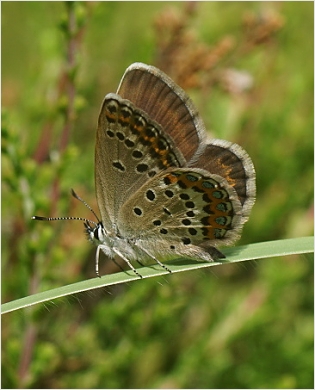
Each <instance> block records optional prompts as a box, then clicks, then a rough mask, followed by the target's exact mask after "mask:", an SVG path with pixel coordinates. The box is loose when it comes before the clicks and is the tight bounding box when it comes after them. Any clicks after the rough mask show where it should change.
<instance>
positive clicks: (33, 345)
mask: <svg viewBox="0 0 315 390" xmlns="http://www.w3.org/2000/svg"><path fill="white" fill-rule="evenodd" d="M313 7H314V5H313V3H312V2H266V3H264V2H222V3H221V2H201V3H192V2H176V3H172V2H168V3H166V2H165V3H164V2H86V3H84V2H79V3H76V2H67V3H62V2H18V3H16V2H4V3H2V276H3V277H2V299H3V302H6V301H10V300H12V299H17V298H20V297H23V296H26V295H28V294H32V293H35V292H37V291H44V290H47V289H49V288H53V287H57V286H61V285H64V284H68V283H73V282H75V281H78V280H83V279H85V278H90V277H94V257H95V248H92V247H91V246H89V244H87V243H86V241H85V238H84V235H83V234H82V224H81V223H79V222H53V223H41V222H35V221H32V220H31V216H32V215H34V214H37V215H47V216H63V215H74V216H81V217H86V218H91V215H90V212H89V210H87V209H86V208H84V206H83V205H81V204H80V203H79V202H77V201H76V200H75V199H72V198H70V191H69V190H70V188H72V187H73V188H75V190H76V191H77V192H78V193H79V194H80V196H81V197H83V198H84V199H85V200H86V201H87V202H88V203H89V204H90V205H91V206H92V207H93V209H95V210H97V204H96V200H95V197H94V183H93V177H94V172H93V171H94V168H93V161H94V142H95V128H96V121H97V116H98V111H99V108H100V105H101V101H102V98H103V96H104V95H105V94H106V93H108V92H114V91H116V89H117V86H118V83H119V80H120V77H121V76H122V74H123V72H124V69H125V68H126V67H127V66H128V65H130V64H131V63H133V62H136V61H141V62H145V63H149V64H153V65H156V66H158V67H160V68H161V69H162V70H164V71H165V72H166V73H168V74H169V75H170V76H171V77H172V78H173V79H174V80H175V81H176V82H178V83H179V84H180V85H181V86H182V87H183V88H185V89H186V90H187V92H188V93H189V95H190V96H191V97H192V98H193V100H194V102H195V104H196V106H197V107H198V109H199V110H200V112H201V114H202V116H203V118H204V121H205V123H206V125H207V128H208V129H209V130H211V134H212V135H213V136H215V137H217V138H223V139H227V140H229V141H234V142H237V143H239V144H240V145H242V146H243V147H244V149H245V150H247V152H248V153H249V155H250V156H251V157H252V159H253V162H254V164H255V167H256V172H257V201H256V205H255V207H254V209H253V212H252V215H251V218H250V220H249V222H248V223H247V224H246V226H245V228H244V233H243V237H242V239H241V243H243V244H246V243H252V242H259V241H266V240H274V239H281V238H288V237H299V236H306V235H311V234H312V233H313V206H312V200H313V105H314V101H313V92H314V91H313V69H314V64H313V47H314V42H313V27H314V26H313V15H314V12H313V11H314V10H313ZM78 168H79V169H78ZM116 271H117V268H116V266H115V265H114V264H113V263H112V262H109V261H104V266H103V269H102V272H103V273H110V272H116ZM313 365H314V359H313V259H312V257H311V256H290V257H285V258H277V259H270V260H264V261H259V262H246V263H245V264H243V265H225V266H221V267H216V268H211V271H210V270H200V271H195V272H191V273H187V274H185V273H183V274H178V275H170V276H167V277H163V278H159V279H153V280H143V281H140V280H139V282H134V283H132V284H130V285H129V284H127V285H123V286H116V287H113V288H109V289H106V290H105V289H103V290H97V291H92V292H90V293H82V294H81V295H79V296H74V297H71V298H67V299H61V300H57V301H55V302H51V303H50V304H49V305H38V307H33V308H30V309H28V310H23V311H20V312H14V313H10V314H7V315H5V316H3V318H2V387H3V388H15V387H27V388H154V387H158V388H313Z"/></svg>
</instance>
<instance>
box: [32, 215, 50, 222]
mask: <svg viewBox="0 0 315 390" xmlns="http://www.w3.org/2000/svg"><path fill="white" fill-rule="evenodd" d="M32 219H37V220H38V221H45V220H47V218H46V217H39V216H38V215H33V217H32Z"/></svg>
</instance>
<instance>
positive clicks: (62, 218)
mask: <svg viewBox="0 0 315 390" xmlns="http://www.w3.org/2000/svg"><path fill="white" fill-rule="evenodd" d="M71 193H72V196H73V197H74V198H76V199H78V200H79V201H80V202H82V203H83V204H84V205H85V206H86V207H87V208H88V209H89V210H90V211H91V212H92V213H93V214H94V216H95V218H96V219H97V221H98V222H101V221H100V219H99V218H98V216H97V215H96V213H95V212H94V210H93V209H92V208H91V206H90V205H88V204H87V203H86V202H85V201H84V200H83V199H82V198H80V196H79V195H77V194H76V193H75V192H74V190H73V189H72V188H71ZM32 219H36V220H37V221H67V220H76V221H84V222H87V223H92V224H93V225H95V226H97V223H96V222H94V221H91V220H89V219H87V218H81V217H56V218H51V217H40V216H38V215H34V216H33V217H32Z"/></svg>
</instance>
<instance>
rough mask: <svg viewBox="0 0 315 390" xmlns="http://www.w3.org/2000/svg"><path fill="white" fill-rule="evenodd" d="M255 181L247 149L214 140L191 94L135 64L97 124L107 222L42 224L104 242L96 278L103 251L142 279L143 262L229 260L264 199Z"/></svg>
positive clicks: (98, 175) (100, 198)
mask: <svg viewBox="0 0 315 390" xmlns="http://www.w3.org/2000/svg"><path fill="white" fill-rule="evenodd" d="M255 178H256V176H255V169H254V165H253V163H252V160H251V158H250V157H249V155H248V154H247V153H246V152H245V151H244V150H243V149H242V148H241V147H240V146H239V145H237V144H235V143H232V142H228V141H225V140H219V139H208V138H207V134H206V130H205V126H204V124H203V121H202V119H201V117H200V115H199V114H198V112H197V110H196V109H195V107H194V105H193V103H192V101H191V99H190V98H189V97H188V96H187V94H186V93H185V92H184V90H182V89H181V88H180V87H179V86H178V85H176V84H175V83H174V81H173V80H172V79H171V78H169V77H168V76H167V75H166V74H164V73H163V72H162V71H161V70H159V69H157V68H155V67H154V66H150V65H146V64H142V63H134V64H132V65H131V66H129V67H128V68H127V69H126V71H125V73H124V75H123V77H122V80H121V82H120V84H119V87H118V90H117V93H116V94H115V93H109V94H107V95H106V96H105V99H104V101H103V104H102V107H101V111H100V114H99V118H98V127H97V132H96V146H95V187H96V198H97V203H98V207H99V211H100V215H101V218H100V219H98V218H97V219H98V222H97V223H95V222H92V221H90V220H86V219H84V218H71V217H68V218H45V217H37V216H36V217H33V218H34V219H41V220H55V219H80V220H83V221H84V225H85V229H86V233H87V235H88V238H89V239H90V240H91V241H92V242H94V243H95V244H96V246H97V253H96V274H97V275H98V276H99V255H100V251H102V252H104V253H105V254H106V255H107V256H109V257H110V258H113V259H115V257H117V256H118V257H119V258H121V259H123V260H124V261H125V262H126V263H127V264H128V266H129V267H130V268H131V269H132V270H133V271H134V273H135V274H136V275H137V276H138V277H140V278H141V277H142V276H141V274H140V272H138V270H137V269H136V268H135V267H134V266H133V265H132V263H133V262H134V261H138V262H139V263H140V264H147V263H152V262H154V263H157V264H159V265H160V266H161V267H163V268H164V269H165V270H167V271H170V269H169V268H168V267H167V266H166V264H165V261H166V262H167V261H169V260H172V259H175V258H186V259H187V258H188V259H193V260H199V261H214V260H216V259H219V258H224V257H225V256H224V255H223V254H222V253H221V252H220V251H219V249H217V247H218V246H221V245H230V244H232V243H234V242H235V241H236V240H237V239H238V238H239V237H240V234H241V230H242V227H243V225H244V223H245V222H246V221H247V220H248V218H249V215H250V212H251V209H252V207H253V205H254V202H255V195H256V184H255V180H256V179H255ZM73 195H74V196H75V197H76V198H78V199H80V200H82V199H81V198H80V197H79V196H78V195H76V194H75V192H74V191H73ZM83 202H84V201H83ZM84 203H85V202H84ZM85 204H86V203H85ZM88 207H89V206H88ZM94 214H95V213H94ZM95 215H96V214H95Z"/></svg>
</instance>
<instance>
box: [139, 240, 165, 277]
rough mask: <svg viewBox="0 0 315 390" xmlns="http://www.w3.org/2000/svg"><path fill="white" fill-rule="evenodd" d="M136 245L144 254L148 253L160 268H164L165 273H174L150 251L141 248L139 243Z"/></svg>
mask: <svg viewBox="0 0 315 390" xmlns="http://www.w3.org/2000/svg"><path fill="white" fill-rule="evenodd" d="M135 244H136V245H137V247H138V248H140V249H141V250H142V251H143V252H144V253H146V254H147V255H148V256H149V257H150V258H151V259H153V260H154V261H155V262H156V263H158V265H159V266H161V267H162V268H164V269H165V271H168V272H169V273H170V274H171V273H172V271H171V270H170V269H169V268H168V267H167V266H166V265H165V264H163V263H161V262H160V260H158V259H157V258H156V257H155V256H153V255H152V254H151V253H150V252H149V251H148V250H146V249H144V248H143V247H142V246H140V245H139V244H137V242H135Z"/></svg>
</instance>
